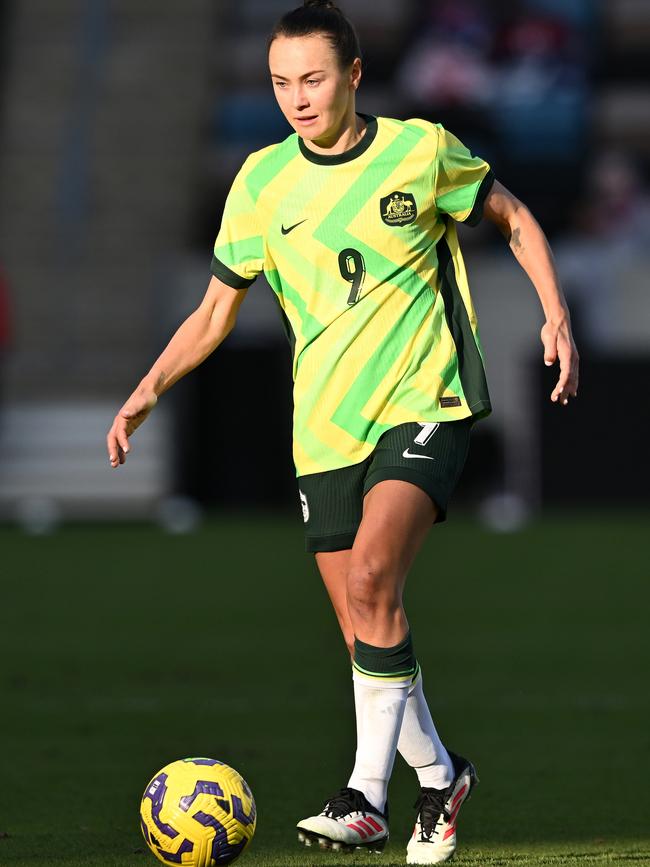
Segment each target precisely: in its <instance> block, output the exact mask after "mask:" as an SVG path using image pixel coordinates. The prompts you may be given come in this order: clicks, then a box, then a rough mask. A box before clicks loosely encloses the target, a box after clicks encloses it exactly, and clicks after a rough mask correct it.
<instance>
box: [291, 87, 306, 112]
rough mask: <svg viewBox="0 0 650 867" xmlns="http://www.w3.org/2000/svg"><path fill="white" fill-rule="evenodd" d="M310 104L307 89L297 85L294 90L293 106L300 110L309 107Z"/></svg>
mask: <svg viewBox="0 0 650 867" xmlns="http://www.w3.org/2000/svg"><path fill="white" fill-rule="evenodd" d="M308 105H309V100H308V99H307V91H306V90H305V89H304V88H302V87H296V89H295V90H294V91H293V107H294V108H295V109H297V110H298V111H300V110H302V109H303V108H307V106H308Z"/></svg>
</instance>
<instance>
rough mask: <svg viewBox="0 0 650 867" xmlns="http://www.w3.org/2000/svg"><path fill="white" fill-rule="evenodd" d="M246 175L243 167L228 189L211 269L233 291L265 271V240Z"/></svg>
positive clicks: (244, 166)
mask: <svg viewBox="0 0 650 867" xmlns="http://www.w3.org/2000/svg"><path fill="white" fill-rule="evenodd" d="M248 173H249V171H248V167H247V163H244V165H243V166H242V168H241V169H240V171H239V173H238V175H237V177H236V178H235V180H234V182H233V185H232V187H231V188H230V192H229V193H228V198H227V199H226V204H225V207H224V210H223V217H222V220H221V228H220V229H219V234H218V235H217V240H216V241H215V244H214V255H213V257H212V266H211V268H210V270H211V271H212V273H213V274H214V276H215V277H218V278H219V279H220V280H222V281H223V282H224V283H226V284H227V285H228V286H232V288H233V289H246V288H247V287H248V286H250V285H251V283H253V282H254V280H255V278H256V277H257V275H258V274H259V273H260V272H261V271H262V270H263V269H264V237H263V235H262V231H261V229H260V226H259V220H258V216H257V214H256V211H255V202H254V200H253V196H252V195H251V191H250V189H249V187H248V185H247V182H246V181H247V177H248Z"/></svg>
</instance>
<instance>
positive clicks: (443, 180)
mask: <svg viewBox="0 0 650 867" xmlns="http://www.w3.org/2000/svg"><path fill="white" fill-rule="evenodd" d="M437 129H438V151H437V154H436V160H435V177H434V190H435V200H436V207H437V208H438V210H439V211H440V212H442V213H444V214H449V215H450V216H451V217H453V218H454V220H457V221H458V222H460V223H467V225H468V226H476V225H478V223H480V221H481V218H482V216H483V205H484V203H485V199H486V198H487V196H488V193H489V192H490V190H491V188H492V185H493V184H494V180H495V178H494V173H493V172H492V169H491V168H490V166H489V165H488V163H486V162H485V160H483V159H481V158H480V157H475V156H472V154H471V153H470V151H469V150H468V149H467V148H466V147H465V145H464V144H463V143H462V142H461V141H459V140H458V139H457V138H456V136H455V135H452V133H450V132H449V131H448V130H446V129H444V128H443V127H441V126H438V127H437Z"/></svg>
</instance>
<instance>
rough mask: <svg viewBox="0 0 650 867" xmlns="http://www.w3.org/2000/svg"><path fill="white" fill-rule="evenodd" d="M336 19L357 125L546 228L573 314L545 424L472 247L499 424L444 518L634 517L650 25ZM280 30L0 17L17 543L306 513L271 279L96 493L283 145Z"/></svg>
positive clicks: (234, 24) (516, 291) (231, 24)
mask: <svg viewBox="0 0 650 867" xmlns="http://www.w3.org/2000/svg"><path fill="white" fill-rule="evenodd" d="M290 5H291V4H290V3H289V6H290ZM343 6H344V8H345V9H346V10H347V11H348V13H349V14H350V16H351V17H352V19H353V20H354V21H355V22H356V23H357V25H358V29H359V31H360V36H361V39H362V45H363V47H364V51H365V75H364V82H363V86H362V89H361V91H360V99H359V106H360V109H361V110H365V111H367V112H374V113H380V114H385V115H393V116H396V117H402V118H405V117H409V116H418V115H419V116H424V117H427V118H429V119H433V120H440V121H442V122H444V123H445V124H446V125H448V126H449V127H450V128H451V129H452V130H453V131H454V132H455V133H456V134H457V135H458V136H459V137H460V138H461V139H463V140H465V141H466V143H467V144H468V145H470V146H471V147H472V148H473V149H474V150H475V151H476V152H478V153H480V154H481V155H485V156H486V157H487V158H488V159H489V160H490V161H491V162H492V163H493V165H494V168H495V170H496V174H497V176H498V177H499V178H500V179H501V180H503V182H504V183H506V185H508V186H510V187H511V189H512V190H513V191H514V192H515V193H516V194H518V195H519V196H520V197H521V198H522V199H523V200H524V201H525V202H527V203H528V204H529V205H530V206H531V207H532V209H533V211H534V213H535V214H536V215H537V216H538V218H539V219H540V221H541V222H542V224H543V226H544V227H545V229H546V230H547V232H548V234H549V236H550V238H551V241H552V243H553V246H554V249H555V251H556V254H557V258H558V262H559V267H560V272H561V275H562V277H563V282H564V286H565V289H566V292H567V295H568V296H569V299H570V302H571V306H572V310H573V316H574V321H575V330H576V334H577V338H578V341H579V348H580V350H581V355H582V358H583V379H582V387H581V394H580V400H579V401H578V402H577V403H576V404H575V405H573V406H572V407H571V408H570V410H569V411H568V412H560V411H557V409H558V408H557V407H552V406H550V405H549V403H548V399H547V398H548V392H549V390H550V382H551V379H552V377H553V376H554V375H555V374H554V372H553V373H550V374H549V373H548V372H547V371H544V370H542V364H541V351H540V344H539V338H538V333H539V327H540V325H541V313H540V310H539V308H538V304H537V301H536V298H535V295H534V291H533V290H532V287H530V286H529V285H528V284H527V282H526V280H525V278H524V276H523V274H522V272H520V270H519V269H518V267H517V266H516V264H515V263H514V261H513V260H512V257H511V256H510V254H509V251H508V250H507V247H506V245H504V243H503V241H502V239H501V238H500V236H498V234H497V233H496V232H495V231H494V229H493V227H490V226H482V227H480V228H479V229H478V230H474V231H472V230H468V231H465V232H463V241H464V245H465V250H466V256H467V260H468V266H469V270H470V276H471V281H472V285H473V287H474V288H473V291H474V296H475V299H476V303H477V306H478V309H479V317H480V324H481V329H482V336H483V340H484V344H485V350H486V356H487V366H488V374H489V379H490V384H491V391H492V394H493V402H494V405H495V410H494V414H493V416H492V417H491V418H490V419H489V420H488V421H486V422H483V423H481V425H480V426H478V428H477V430H476V435H475V438H474V448H473V452H472V457H471V459H470V463H469V466H468V468H467V473H466V475H465V479H464V481H463V484H462V486H461V489H460V491H459V493H458V496H457V505H459V504H461V505H462V504H463V503H464V504H466V505H467V506H468V507H471V508H479V509H481V510H482V513H483V514H485V515H487V517H488V518H489V519H491V520H493V521H496V523H497V524H502V525H503V526H509V525H516V524H517V523H518V522H519V520H520V519H521V518H523V517H525V516H526V515H527V514H535V513H537V512H538V511H539V510H540V509H542V508H544V507H555V506H564V505H572V506H573V505H583V504H590V505H596V506H597V505H599V504H607V505H609V506H615V505H618V504H625V505H640V504H643V503H647V490H648V485H649V483H650V470H649V464H648V461H647V460H644V459H643V455H644V439H645V436H644V434H645V432H646V430H647V421H646V419H647V415H646V412H647V411H646V409H645V405H644V403H645V402H644V401H643V400H641V399H639V398H640V395H642V394H643V393H644V391H645V388H644V386H645V383H646V382H647V379H648V376H650V353H649V350H650V347H649V343H648V334H649V330H650V329H649V325H650V295H649V293H648V291H647V286H648V264H649V256H650V254H649V252H648V250H649V249H650V248H649V246H648V242H649V241H650V194H649V192H648V176H649V174H648V173H649V167H650V88H649V86H648V85H649V81H650V4H649V3H647V2H645V0H603V2H595V0H525V2H524V0H518V2H512V0H508V2H498V0H495V2H491V3H489V4H488V3H479V2H475V0H453V2H447V0H435V2H433V0H402V2H399V3H398V2H394V0H373V2H370V0H347V2H345V0H344V2H343ZM286 8H287V3H286V0H240V2H236V3H235V2H210V0H184V2H183V3H178V4H175V3H162V4H161V3H154V2H149V0H136V2H133V0H131V2H128V3H126V2H120V0H60V2H57V3H49V2H45V0H21V2H11V0H2V2H0V9H1V16H2V17H1V19H0V22H1V26H2V64H1V65H0V83H1V85H2V88H1V91H0V94H1V101H0V112H1V114H0V118H1V124H2V125H1V135H2V139H1V141H2V151H1V157H0V184H1V189H2V197H1V199H0V267H1V268H2V275H3V276H2V283H1V286H2V288H1V290H0V299H1V303H0V347H1V349H0V352H1V355H0V358H1V361H0V377H1V381H0V395H1V402H0V454H1V455H2V459H1V463H0V510H1V515H2V517H4V518H5V519H8V520H15V519H19V520H22V521H24V522H25V523H26V524H27V525H29V526H31V527H32V528H33V529H38V528H39V527H43V528H47V527H48V526H50V525H51V523H52V522H53V521H55V520H56V519H57V517H59V518H60V517H63V518H66V517H67V518H90V517H92V518H97V519H104V518H107V519H110V518H113V517H115V516H117V515H119V516H120V517H128V516H132V517H134V518H136V517H137V518H142V517H149V516H151V515H152V514H154V513H155V514H158V513H159V512H160V510H161V509H162V512H163V514H164V515H167V517H168V518H169V519H170V520H171V521H172V523H174V522H176V524H177V525H178V527H182V526H184V525H185V524H187V525H189V524H191V523H192V520H193V519H194V518H195V517H196V515H197V510H196V507H198V508H200V509H205V508H213V507H219V506H222V507H230V506H232V505H234V504H239V505H248V504H251V503H260V504H262V505H265V506H271V507H273V508H286V509H288V510H292V512H293V513H297V509H298V504H297V500H296V493H295V483H294V479H293V472H292V466H291V457H290V443H289V438H290V401H291V396H290V383H289V368H288V363H289V356H288V347H287V345H286V342H285V338H284V334H283V332H282V329H281V327H280V322H279V319H278V318H277V314H276V311H275V307H274V305H273V304H272V302H271V297H270V290H269V288H268V287H267V286H265V285H264V281H263V280H262V279H260V280H259V281H258V283H256V285H255V287H254V288H253V289H252V290H251V292H250V293H249V297H248V298H247V300H246V304H245V305H244V308H243V310H242V313H241V317H240V321H239V322H238V326H237V329H236V331H235V332H234V333H233V334H232V335H231V337H230V338H229V339H228V341H227V342H226V344H225V345H224V346H223V347H222V348H220V349H219V351H218V352H217V353H216V354H215V355H214V356H213V357H212V358H211V359H210V360H209V361H208V362H207V363H206V364H205V366H204V367H203V368H201V369H200V370H199V371H197V372H195V373H194V374H193V375H192V376H191V377H190V378H188V379H187V380H186V381H185V382H183V383H181V384H180V385H178V386H176V387H175V389H174V390H173V391H172V392H170V393H169V395H167V396H166V397H165V398H164V399H163V400H162V401H161V404H160V405H159V407H158V408H157V410H156V413H155V415H154V418H153V419H152V420H150V421H149V422H148V423H147V424H146V425H145V427H144V428H143V429H142V430H141V431H140V432H139V433H138V434H137V437H136V439H135V441H134V453H133V456H132V458H131V460H130V462H129V464H128V465H127V466H126V467H125V468H122V469H121V470H120V471H119V472H117V473H109V472H108V468H107V464H106V461H105V456H104V446H103V439H104V434H105V431H106V429H107V428H108V426H109V424H110V422H111V420H112V417H113V415H114V413H115V411H116V410H117V408H118V407H119V406H120V405H121V403H122V402H123V400H124V399H125V398H126V396H127V395H128V394H130V392H131V391H132V389H133V387H134V386H135V385H136V384H137V382H138V381H139V379H140V377H141V376H142V375H143V374H144V373H145V371H146V370H147V369H148V367H149V365H150V364H151V362H152V361H153V359H154V357H155V356H156V355H157V353H158V352H159V350H160V349H161V348H162V347H163V346H164V344H165V342H166V341H167V339H168V338H169V336H170V335H171V333H172V332H173V330H174V329H175V327H176V326H177V324H178V323H179V322H180V321H181V319H182V318H183V317H184V316H185V315H186V314H187V313H189V312H190V311H191V310H192V308H193V307H194V305H196V303H197V302H198V301H199V299H200V297H201V296H202V294H203V292H204V290H205V287H206V285H207V281H208V279H209V270H208V269H209V264H210V257H211V248H212V243H213V241H214V237H215V235H216V232H217V230H218V226H219V222H220V217H221V209H222V205H223V202H224V198H225V195H226V193H227V190H228V188H229V185H230V183H231V181H232V178H233V176H234V174H235V172H236V171H237V169H238V167H239V165H240V164H241V161H242V160H243V158H244V157H245V155H246V154H247V153H249V152H250V151H251V150H252V149H255V148H258V147H261V146H264V145H266V144H267V143H271V142H273V141H277V140H280V139H281V138H283V137H284V136H285V135H286V134H287V131H288V129H287V127H286V125H285V121H284V119H283V118H282V116H281V114H280V112H279V110H278V109H277V107H276V105H275V101H274V99H273V96H272V93H271V90H270V87H269V83H268V75H267V70H266V58H265V35H266V34H267V32H268V30H269V28H270V26H271V25H272V23H273V22H274V20H275V19H276V18H277V16H278V15H279V14H280V13H282V11H284V10H285V9H286ZM260 423H263V426H264V432H265V433H264V436H265V441H266V442H267V444H268V445H269V447H270V448H271V451H272V454H273V462H272V463H271V464H269V463H268V462H267V455H268V451H267V450H264V451H263V452H262V451H260V460H259V464H258V465H255V464H254V463H253V461H252V460H251V461H250V462H249V463H248V466H247V470H246V474H245V475H242V470H241V468H239V467H237V468H235V467H234V466H233V464H232V462H231V461H230V459H229V457H228V451H227V448H226V447H227V445H228V444H229V443H232V442H235V441H238V440H239V439H241V438H245V437H249V436H254V434H253V430H254V429H258V425H259V424H260ZM247 431H248V433H247ZM614 431H616V436H615V438H612V433H613V432H614ZM622 442H624V443H625V453H626V455H627V456H629V460H628V461H625V460H624V459H623V457H622V456H621V465H620V466H619V467H616V468H615V469H612V471H608V472H607V476H606V478H603V475H602V474H601V473H600V472H597V471H596V472H595V471H594V469H595V467H602V460H603V455H605V454H611V451H612V448H615V449H616V450H618V449H619V448H620V444H621V443H622ZM634 455H637V456H638V459H633V458H632V456H634ZM170 498H172V499H171V500H170Z"/></svg>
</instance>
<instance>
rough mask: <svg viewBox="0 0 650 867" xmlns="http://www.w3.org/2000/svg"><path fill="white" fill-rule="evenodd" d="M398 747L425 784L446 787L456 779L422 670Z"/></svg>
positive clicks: (410, 696)
mask: <svg viewBox="0 0 650 867" xmlns="http://www.w3.org/2000/svg"><path fill="white" fill-rule="evenodd" d="M397 749H398V751H399V753H400V754H401V756H402V757H403V758H404V760H405V761H406V763H407V764H409V765H410V766H411V767H412V768H414V769H415V772H416V773H417V775H418V780H419V782H420V786H422V787H423V788H424V787H426V788H430V789H446V788H447V786H449V785H450V783H451V782H452V780H453V779H454V766H453V764H452V761H451V759H450V758H449V753H448V752H447V750H446V749H445V747H444V745H443V743H442V741H441V740H440V736H439V735H438V732H437V730H436V727H435V725H434V723H433V719H432V718H431V712H430V711H429V706H428V704H427V700H426V698H425V697H424V690H423V688H422V673H421V672H420V673H419V674H418V676H417V678H416V680H415V681H414V683H413V684H412V685H411V687H410V689H409V692H408V698H407V700H406V707H405V709H404V718H403V720H402V728H401V730H400V733H399V741H398V743H397Z"/></svg>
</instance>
